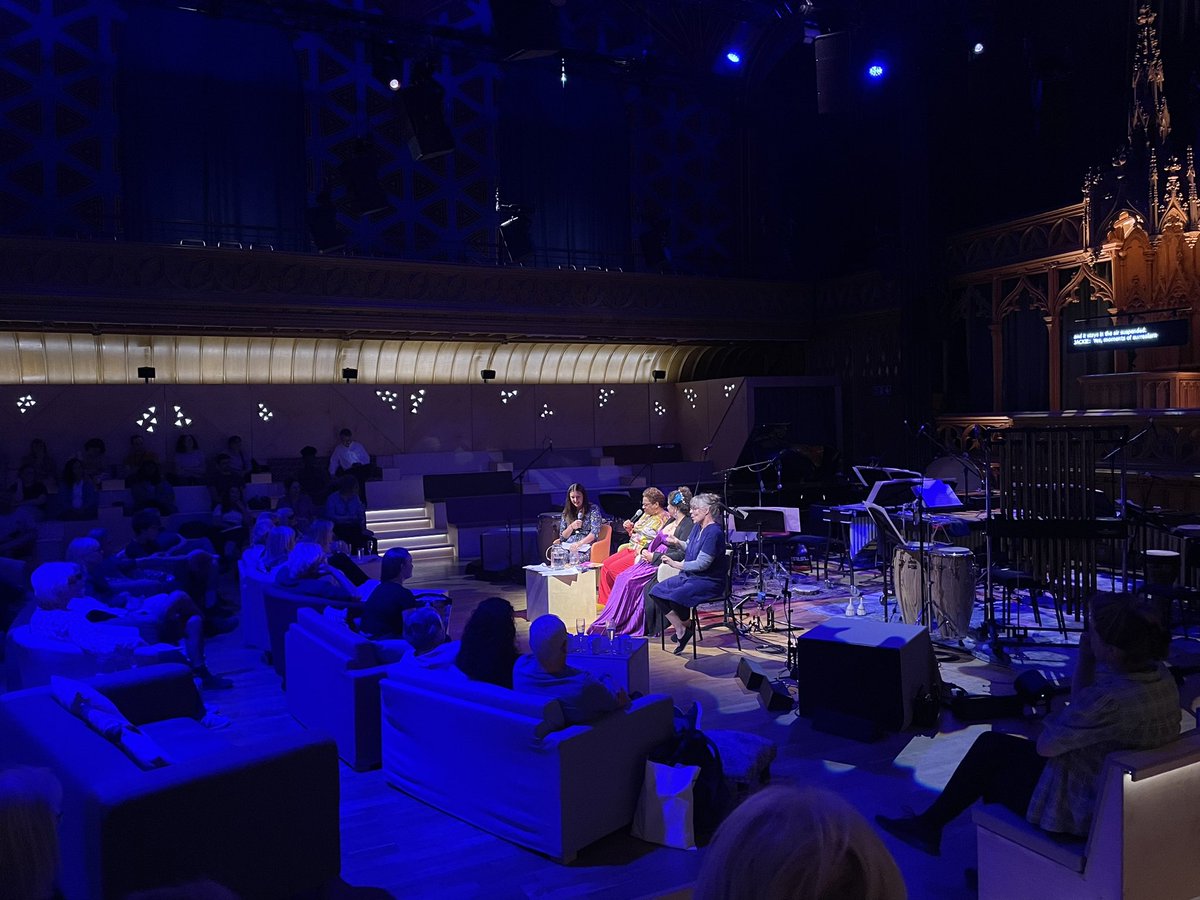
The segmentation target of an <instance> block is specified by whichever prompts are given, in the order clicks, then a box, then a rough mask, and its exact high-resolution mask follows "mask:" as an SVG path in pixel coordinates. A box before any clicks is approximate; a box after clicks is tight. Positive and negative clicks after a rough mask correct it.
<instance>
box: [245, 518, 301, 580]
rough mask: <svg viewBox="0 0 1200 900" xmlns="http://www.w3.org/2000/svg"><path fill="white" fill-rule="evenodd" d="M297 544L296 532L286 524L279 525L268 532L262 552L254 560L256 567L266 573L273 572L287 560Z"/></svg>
mask: <svg viewBox="0 0 1200 900" xmlns="http://www.w3.org/2000/svg"><path fill="white" fill-rule="evenodd" d="M295 546H296V532H295V531H294V530H293V529H291V528H289V527H287V526H286V525H277V526H275V527H274V528H272V529H271V530H270V532H268V534H267V542H266V543H265V544H263V550H262V553H260V554H259V555H258V557H257V558H256V559H255V560H254V567H255V568H256V569H257V570H258V571H259V572H263V573H265V574H268V575H270V574H273V573H274V572H275V570H276V569H278V568H279V567H280V566H282V565H283V564H284V563H286V562H287V558H288V554H290V553H291V552H292V548H293V547H295Z"/></svg>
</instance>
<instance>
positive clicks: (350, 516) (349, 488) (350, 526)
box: [325, 475, 375, 553]
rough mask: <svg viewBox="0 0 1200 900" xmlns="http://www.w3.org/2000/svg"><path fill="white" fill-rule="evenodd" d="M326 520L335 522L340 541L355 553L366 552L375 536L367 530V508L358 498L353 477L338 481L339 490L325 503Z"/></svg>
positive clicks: (334, 531)
mask: <svg viewBox="0 0 1200 900" xmlns="http://www.w3.org/2000/svg"><path fill="white" fill-rule="evenodd" d="M325 518H327V519H329V521H331V522H333V533H334V535H335V536H336V537H337V538H338V540H341V541H345V542H346V543H347V544H349V545H350V549H351V551H353V552H356V553H358V552H364V551H365V550H366V549H367V546H368V544H370V542H371V539H372V538H374V536H375V535H374V534H373V533H372V532H370V531H368V530H367V508H366V507H365V506H363V502H362V500H360V499H359V496H358V482H357V481H355V480H354V477H353V476H352V475H343V476H342V477H341V478H339V479H338V482H337V490H335V491H334V492H333V493H332V494H330V495H329V499H328V500H326V501H325Z"/></svg>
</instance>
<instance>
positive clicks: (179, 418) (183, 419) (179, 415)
mask: <svg viewBox="0 0 1200 900" xmlns="http://www.w3.org/2000/svg"><path fill="white" fill-rule="evenodd" d="M191 424H192V420H191V419H189V418H188V416H187V413H185V412H184V411H183V407H182V406H176V407H175V427H176V428H182V427H183V426H184V425H191Z"/></svg>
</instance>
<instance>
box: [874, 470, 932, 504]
mask: <svg viewBox="0 0 1200 900" xmlns="http://www.w3.org/2000/svg"><path fill="white" fill-rule="evenodd" d="M920 484H921V479H920V478H898V479H895V480H892V481H877V482H875V484H874V485H872V486H871V493H869V494H867V502H868V503H874V504H875V505H876V506H882V507H883V508H884V509H887V508H888V507H896V506H903V505H904V504H906V503H912V501H913V490H912V489H913V487H914V486H918V485H920Z"/></svg>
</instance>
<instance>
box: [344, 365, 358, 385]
mask: <svg viewBox="0 0 1200 900" xmlns="http://www.w3.org/2000/svg"><path fill="white" fill-rule="evenodd" d="M342 378H344V379H346V384H349V383H350V382H352V381H358V369H350V368H346V369H342Z"/></svg>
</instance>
